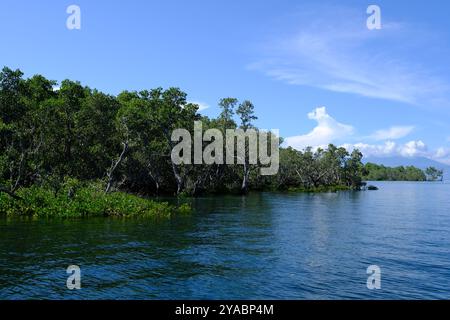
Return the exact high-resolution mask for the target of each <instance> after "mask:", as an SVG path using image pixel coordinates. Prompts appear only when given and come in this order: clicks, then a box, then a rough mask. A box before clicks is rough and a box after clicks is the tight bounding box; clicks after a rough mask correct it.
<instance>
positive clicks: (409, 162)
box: [363, 157, 450, 180]
mask: <svg viewBox="0 0 450 320" xmlns="http://www.w3.org/2000/svg"><path fill="white" fill-rule="evenodd" d="M363 162H364V163H367V162H372V163H375V164H379V165H381V164H382V165H384V166H386V167H399V166H414V167H417V168H420V169H426V168H427V167H435V168H437V169H440V170H444V179H445V180H450V166H449V165H446V164H443V163H441V162H437V161H434V160H431V159H428V158H424V157H412V158H407V157H384V158H383V157H364V158H363Z"/></svg>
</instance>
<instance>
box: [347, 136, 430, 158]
mask: <svg viewBox="0 0 450 320" xmlns="http://www.w3.org/2000/svg"><path fill="white" fill-rule="evenodd" d="M342 146H343V147H344V148H346V149H347V150H353V149H358V150H360V151H361V152H362V153H363V154H364V156H365V157H380V158H382V157H393V156H401V157H405V158H408V157H409V158H411V157H427V158H432V154H431V153H429V152H428V147H427V145H426V144H425V143H424V142H423V141H421V140H417V141H416V140H413V141H409V142H407V143H404V144H397V143H395V142H394V141H385V142H384V143H383V144H367V143H355V144H344V145H342Z"/></svg>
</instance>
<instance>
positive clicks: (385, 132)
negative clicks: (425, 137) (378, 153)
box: [369, 126, 414, 141]
mask: <svg viewBox="0 0 450 320" xmlns="http://www.w3.org/2000/svg"><path fill="white" fill-rule="evenodd" d="M413 130H414V126H393V127H390V128H389V129H381V130H378V131H376V132H375V133H373V134H372V135H371V136H370V137H369V138H371V139H374V140H377V141H380V140H397V139H401V138H404V137H406V136H407V135H409V134H410V133H411V132H412V131H413Z"/></svg>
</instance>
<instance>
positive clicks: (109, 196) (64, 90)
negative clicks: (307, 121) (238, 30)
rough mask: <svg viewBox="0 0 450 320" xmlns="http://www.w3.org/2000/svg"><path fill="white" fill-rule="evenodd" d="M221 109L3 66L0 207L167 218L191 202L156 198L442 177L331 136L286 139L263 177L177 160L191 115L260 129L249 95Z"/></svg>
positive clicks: (21, 212)
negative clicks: (325, 140) (393, 164)
mask: <svg viewBox="0 0 450 320" xmlns="http://www.w3.org/2000/svg"><path fill="white" fill-rule="evenodd" d="M219 107H220V109H221V113H220V115H219V116H218V117H216V118H209V117H206V116H203V115H201V114H199V113H198V108H199V107H198V105H196V104H194V103H189V102H188V100H187V94H186V93H184V92H183V91H181V90H180V89H178V88H169V89H167V90H164V89H162V88H156V89H151V90H143V91H139V92H137V91H133V92H130V91H123V92H121V93H120V94H118V95H117V96H113V95H109V94H105V93H102V92H100V91H98V90H96V89H91V88H89V87H86V86H82V85H81V84H80V83H79V82H75V81H71V80H64V81H62V82H61V84H60V85H59V86H58V84H57V82H56V81H53V80H48V79H46V78H45V77H43V76H41V75H35V76H32V77H31V78H28V79H24V78H23V73H22V72H21V71H20V70H11V69H9V68H7V67H5V68H3V70H2V71H1V72H0V214H6V215H10V216H11V215H17V216H34V217H35V216H43V217H50V216H56V217H85V216H120V217H136V216H157V217H158V216H165V217H169V216H171V215H174V214H187V213H189V212H190V210H191V209H190V208H189V206H188V205H187V204H183V205H179V206H174V205H169V204H167V203H161V202H157V201H154V200H151V198H152V197H157V196H163V195H170V196H181V197H196V196H201V195H208V194H211V195H220V194H246V193H248V192H250V191H289V192H327V191H339V190H372V189H371V188H370V186H369V187H367V186H366V185H365V183H364V182H363V181H364V180H378V179H385V177H388V178H389V179H403V178H407V179H414V181H424V180H422V179H425V180H426V179H427V176H429V177H430V179H431V178H432V179H433V180H437V179H439V176H442V173H441V172H439V171H438V170H436V169H434V168H433V169H434V170H435V171H432V170H431V169H430V171H429V172H428V171H427V173H424V172H423V171H421V170H420V169H417V168H414V167H407V168H403V169H398V168H397V169H392V168H386V167H382V166H376V165H373V164H366V165H364V164H363V163H362V158H363V155H362V154H361V152H359V151H358V150H353V151H352V152H348V151H347V150H346V149H344V148H341V147H336V146H334V145H332V144H330V145H329V146H328V147H327V148H326V149H321V148H318V149H313V148H311V147H309V148H306V149H304V150H302V151H298V150H295V149H293V148H290V147H288V148H284V147H280V149H279V152H280V159H279V171H278V173H277V174H276V175H272V176H263V175H261V174H260V170H259V169H260V168H261V167H262V166H261V165H260V164H256V165H255V164H249V162H248V160H245V161H244V163H243V164H239V165H236V164H234V165H230V164H218V163H213V164H201V165H192V164H182V165H176V164H175V163H174V162H173V160H172V159H171V150H172V149H173V147H174V145H175V143H174V142H173V141H172V140H171V133H172V132H173V130H175V129H179V128H183V129H186V130H188V131H189V132H191V133H192V132H194V122H196V121H201V122H202V125H203V128H204V130H207V129H210V128H214V129H217V130H219V131H220V132H221V133H223V134H224V133H225V132H226V130H227V129H243V130H247V129H255V130H258V128H256V127H255V125H254V121H255V120H257V117H256V115H255V107H254V105H253V104H252V103H251V102H250V101H248V100H246V101H242V102H239V101H238V100H237V99H235V98H224V99H221V100H220V101H219ZM269 140H270V139H269ZM282 142H283V139H282V138H279V144H280V146H281V144H282ZM222 145H224V144H222ZM245 152H246V153H247V155H248V148H246V150H245ZM234 157H235V158H237V154H235V155H234ZM245 158H247V157H245ZM424 177H425V178H424ZM410 181H411V180H410Z"/></svg>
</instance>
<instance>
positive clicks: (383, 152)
mask: <svg viewBox="0 0 450 320" xmlns="http://www.w3.org/2000/svg"><path fill="white" fill-rule="evenodd" d="M308 118H309V119H311V120H315V121H316V122H317V126H316V127H314V129H313V130H311V131H310V132H309V133H307V134H304V135H299V136H293V137H289V138H286V139H285V145H286V146H290V147H293V148H295V149H297V150H303V149H305V148H306V147H312V148H313V149H317V148H318V147H321V148H326V147H327V146H328V144H329V143H334V144H336V141H339V140H340V141H342V140H345V139H352V140H356V137H355V136H354V132H355V129H354V127H353V126H351V125H348V124H342V123H340V122H338V121H337V120H335V119H334V118H333V117H332V116H330V115H329V114H328V113H327V110H326V108H325V107H319V108H316V109H315V110H313V111H312V112H310V113H308ZM413 128H414V127H413V126H410V127H391V128H389V129H385V130H378V131H376V132H375V134H373V135H372V136H369V137H366V139H367V138H369V139H374V138H376V137H378V138H380V140H381V138H382V137H385V138H391V139H386V141H384V142H380V143H375V144H371V143H366V142H358V143H344V144H340V145H339V146H341V147H344V148H345V149H347V150H349V151H352V150H353V149H358V150H360V151H361V152H362V153H363V155H364V157H378V158H383V157H394V156H399V157H404V158H412V157H425V158H428V159H432V160H436V161H439V162H441V163H445V164H449V165H450V148H445V147H440V148H438V149H436V150H429V149H428V146H427V145H426V144H425V142H423V141H422V140H411V141H409V142H406V143H397V142H395V141H392V140H393V139H397V138H400V137H404V136H405V135H406V134H407V133H409V132H410V131H412V129H413Z"/></svg>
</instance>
